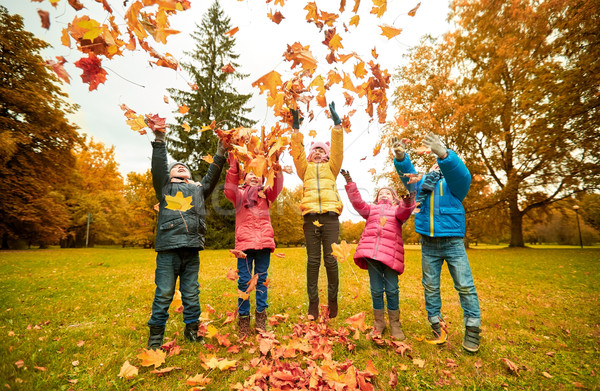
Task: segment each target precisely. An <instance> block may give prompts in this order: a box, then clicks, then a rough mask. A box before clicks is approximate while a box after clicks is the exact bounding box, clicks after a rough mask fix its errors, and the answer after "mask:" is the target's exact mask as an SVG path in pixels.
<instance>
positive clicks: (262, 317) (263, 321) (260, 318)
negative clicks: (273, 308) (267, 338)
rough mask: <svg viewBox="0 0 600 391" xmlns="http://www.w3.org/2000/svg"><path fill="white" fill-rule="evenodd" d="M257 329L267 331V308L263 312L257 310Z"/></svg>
mask: <svg viewBox="0 0 600 391" xmlns="http://www.w3.org/2000/svg"><path fill="white" fill-rule="evenodd" d="M254 314H255V316H256V329H257V330H260V331H267V310H264V311H263V312H258V311H256V312H255V313H254Z"/></svg>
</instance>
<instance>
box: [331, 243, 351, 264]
mask: <svg viewBox="0 0 600 391" xmlns="http://www.w3.org/2000/svg"><path fill="white" fill-rule="evenodd" d="M331 250H332V255H333V256H334V257H335V258H336V259H337V261H338V262H342V261H344V260H347V259H348V257H349V256H350V252H351V251H352V245H350V244H348V243H346V241H345V240H342V241H341V243H340V244H337V243H332V244H331Z"/></svg>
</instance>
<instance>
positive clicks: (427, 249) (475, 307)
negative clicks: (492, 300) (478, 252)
mask: <svg viewBox="0 0 600 391" xmlns="http://www.w3.org/2000/svg"><path fill="white" fill-rule="evenodd" d="M423 144H424V145H425V146H426V147H428V148H430V149H431V151H432V152H433V153H435V154H436V155H437V164H434V166H433V167H432V170H431V171H430V172H429V173H427V174H426V175H424V176H423V177H422V178H421V179H420V180H418V181H417V182H415V183H413V181H411V180H410V179H409V176H410V175H409V176H405V175H404V174H413V175H416V174H417V171H416V170H415V168H414V166H413V164H412V163H411V161H410V158H409V157H408V154H407V153H405V150H404V148H403V146H402V143H401V142H399V141H398V140H394V144H393V149H394V154H395V155H396V157H395V159H394V166H395V167H396V171H397V172H398V174H399V175H400V178H401V180H402V182H403V183H404V186H405V187H406V188H407V189H408V190H409V191H416V192H417V198H416V203H417V208H419V211H418V213H416V214H415V231H417V232H418V233H419V234H421V263H422V268H423V280H422V284H423V288H424V290H425V308H426V310H427V316H428V318H429V322H430V323H431V328H432V329H433V332H434V335H435V336H436V337H437V338H439V336H440V334H441V325H440V320H442V319H443V318H442V312H441V310H442V299H441V295H440V277H441V272H442V264H443V263H444V260H445V261H446V262H447V263H448V270H449V271H450V275H451V276H452V280H453V281H454V287H455V288H456V290H457V291H458V295H459V298H460V305H461V307H462V309H463V316H464V323H465V328H466V329H465V337H464V340H463V348H464V349H465V350H467V351H469V352H477V351H478V350H479V345H480V332H481V329H480V326H481V313H480V310H479V298H478V297H477V291H476V290H475V284H474V283H473V275H472V273H471V267H470V266H469V259H468V258H467V253H466V251H465V246H464V243H463V237H464V236H465V209H464V208H463V205H462V201H463V199H464V198H465V197H466V195H467V192H468V191H469V187H470V186H471V174H470V173H469V170H468V169H467V167H466V166H465V164H464V163H463V161H462V160H461V159H460V158H459V157H458V155H456V153H455V152H454V151H451V150H449V149H446V148H445V147H444V146H443V145H442V142H441V140H440V138H439V137H438V136H437V135H435V134H433V133H430V134H429V135H427V137H426V138H425V141H424V142H423ZM415 210H416V209H415Z"/></svg>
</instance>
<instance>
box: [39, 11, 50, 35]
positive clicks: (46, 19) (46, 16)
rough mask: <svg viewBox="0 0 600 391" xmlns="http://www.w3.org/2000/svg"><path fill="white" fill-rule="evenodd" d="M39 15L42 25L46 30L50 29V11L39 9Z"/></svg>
mask: <svg viewBox="0 0 600 391" xmlns="http://www.w3.org/2000/svg"><path fill="white" fill-rule="evenodd" d="M38 15H40V20H41V21H42V27H43V28H45V29H46V30H48V29H50V13H49V12H48V11H44V10H38Z"/></svg>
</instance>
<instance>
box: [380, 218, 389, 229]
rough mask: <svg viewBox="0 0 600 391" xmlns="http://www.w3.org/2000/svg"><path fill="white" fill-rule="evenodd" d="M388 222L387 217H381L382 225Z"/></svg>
mask: <svg viewBox="0 0 600 391" xmlns="http://www.w3.org/2000/svg"><path fill="white" fill-rule="evenodd" d="M386 222H387V219H386V218H385V217H380V218H379V225H381V226H382V227H383V226H385V223H386Z"/></svg>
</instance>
